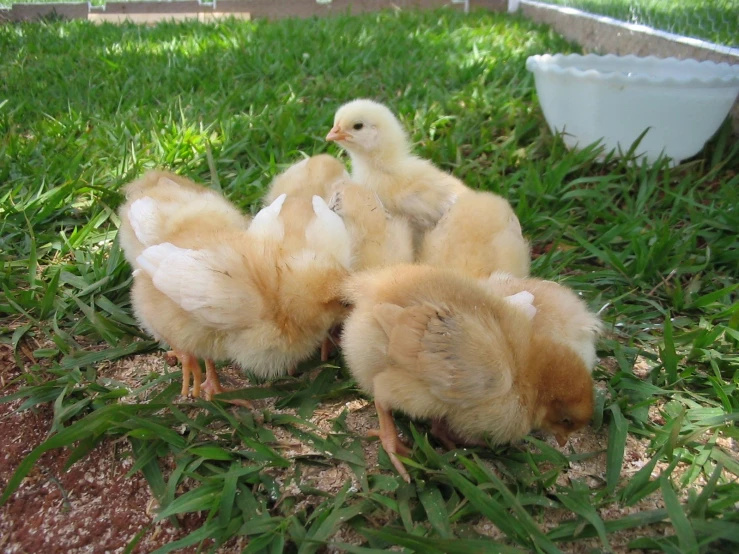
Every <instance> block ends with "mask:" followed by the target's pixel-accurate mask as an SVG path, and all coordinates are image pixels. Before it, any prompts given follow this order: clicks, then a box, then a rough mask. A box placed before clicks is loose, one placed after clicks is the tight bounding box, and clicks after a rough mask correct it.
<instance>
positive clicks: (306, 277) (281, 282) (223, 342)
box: [137, 195, 351, 378]
mask: <svg viewBox="0 0 739 554" xmlns="http://www.w3.org/2000/svg"><path fill="white" fill-rule="evenodd" d="M350 260H351V250H350V239H349V235H348V233H347V231H346V228H345V227H344V224H343V222H342V221H341V218H340V217H338V216H337V215H336V214H335V213H333V212H331V211H330V210H329V208H328V206H327V205H326V203H325V202H324V201H323V200H322V199H321V198H320V197H319V196H314V197H313V199H308V198H304V197H294V198H286V196H285V195H282V196H279V197H278V198H277V200H275V201H274V202H273V203H272V204H270V205H269V206H268V207H266V208H264V209H262V210H261V211H260V212H259V213H258V214H257V215H256V216H255V217H254V220H253V221H252V224H251V225H250V226H249V229H248V230H247V231H246V232H235V233H234V232H226V231H224V232H223V233H219V234H217V235H214V236H213V241H212V242H211V243H210V244H209V245H207V246H205V245H203V244H201V245H200V248H199V249H198V250H194V249H191V248H189V245H188V244H187V243H184V244H181V243H179V241H178V242H177V243H176V244H172V243H164V244H161V245H158V246H154V247H150V248H148V249H146V250H145V251H144V252H143V254H142V255H141V256H139V258H138V259H137V263H138V264H139V266H140V267H141V268H142V269H143V270H144V271H145V272H146V273H147V274H149V275H150V276H151V278H152V283H153V285H154V288H156V289H157V290H158V291H159V292H161V293H163V294H164V295H165V296H166V297H167V298H168V299H169V300H171V301H172V303H173V304H174V306H175V307H176V308H177V309H178V310H182V311H179V312H178V313H180V314H181V315H186V316H188V318H187V320H186V321H185V322H183V321H182V320H181V319H179V318H173V317H171V316H169V315H165V316H164V317H162V318H158V328H159V329H160V332H161V333H162V334H163V335H165V336H169V335H171V334H173V332H168V331H165V330H164V329H172V330H173V331H176V330H177V329H178V327H179V326H180V325H185V324H190V323H193V325H194V326H193V327H192V330H193V331H196V332H197V331H198V329H197V327H204V328H205V330H207V331H208V332H214V333H215V335H214V336H213V337H212V339H215V340H214V341H213V346H211V347H212V348H218V349H219V352H220V356H215V354H214V355H213V357H226V358H228V359H231V360H234V361H236V362H238V363H239V364H240V365H241V366H242V367H244V368H246V369H250V370H251V371H253V372H254V373H256V374H258V375H260V376H262V377H266V378H270V377H275V376H278V375H280V374H284V373H285V372H288V371H290V370H291V369H292V368H294V367H295V366H296V365H297V364H298V363H299V362H301V361H303V360H305V359H307V358H309V357H310V356H311V355H312V354H313V352H315V350H316V348H317V347H318V346H319V345H320V344H321V342H322V340H323V339H324V338H325V336H326V334H327V333H328V330H329V329H330V328H331V327H332V326H333V325H335V324H336V323H337V322H339V321H340V320H341V319H343V316H344V313H345V310H346V308H345V307H344V305H343V303H342V301H341V298H340V292H339V284H340V282H341V281H342V280H343V279H344V278H345V277H346V276H347V275H348V270H349V267H350ZM183 311H184V313H183ZM160 313H162V312H155V313H151V314H150V317H157V316H158V315H159V314H160ZM196 326H197V327H196ZM200 333H202V330H201V331H200ZM184 335H185V336H186V337H187V339H188V340H190V341H192V340H196V341H200V340H201V338H200V336H199V335H196V336H192V335H191V334H189V333H184ZM188 344H192V345H193V346H191V347H186V348H188V349H189V350H191V351H192V350H195V346H197V347H198V348H204V347H205V346H210V345H211V341H210V340H209V341H206V344H205V345H203V344H201V343H200V342H197V343H188Z"/></svg>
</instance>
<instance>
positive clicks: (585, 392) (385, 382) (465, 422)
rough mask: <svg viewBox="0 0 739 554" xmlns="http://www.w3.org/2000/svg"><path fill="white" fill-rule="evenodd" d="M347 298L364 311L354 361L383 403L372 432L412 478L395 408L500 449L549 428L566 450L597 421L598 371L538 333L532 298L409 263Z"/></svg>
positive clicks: (360, 284)
mask: <svg viewBox="0 0 739 554" xmlns="http://www.w3.org/2000/svg"><path fill="white" fill-rule="evenodd" d="M344 291H345V294H346V299H347V300H348V301H349V302H350V303H352V304H353V305H354V306H355V307H354V310H353V311H352V313H351V314H350V316H349V317H348V318H347V320H346V322H345V325H344V333H343V336H342V343H343V349H344V355H345V357H346V360H347V362H348V365H349V368H350V369H351V371H352V373H353V375H354V377H355V378H356V380H357V382H358V384H359V386H360V387H361V388H362V389H363V390H364V391H365V392H367V393H368V394H370V395H372V396H374V398H375V406H376V408H377V414H378V419H379V430H376V431H374V432H372V433H370V434H372V435H375V436H379V437H380V440H381V443H382V446H383V448H384V449H385V451H386V452H387V453H388V455H389V456H390V459H391V460H392V463H393V465H394V466H395V468H396V469H397V470H398V472H399V473H400V475H401V476H402V477H403V478H404V479H405V480H406V481H410V476H409V475H408V472H407V471H406V469H405V467H404V466H403V464H402V463H401V462H400V460H399V459H398V457H397V455H398V454H400V455H408V453H409V451H408V449H407V448H406V447H405V446H404V445H403V444H402V442H401V441H400V439H399V438H398V434H397V430H396V428H395V424H394V422H393V417H392V410H401V411H403V412H405V413H406V414H408V415H410V416H411V417H415V418H430V419H433V420H443V421H445V422H446V424H447V425H448V426H449V428H450V429H451V430H452V432H453V433H454V434H455V436H459V437H461V438H462V439H464V440H479V439H480V438H481V437H483V436H488V437H489V439H490V440H491V441H492V442H494V443H505V442H509V441H513V440H516V439H519V438H521V437H523V436H524V435H526V434H527V433H529V432H530V431H531V430H533V429H537V428H541V429H545V430H548V431H550V432H552V433H554V435H555V436H556V437H557V440H558V442H559V443H560V444H564V443H565V442H566V440H567V438H568V437H569V435H570V434H571V433H572V432H574V431H576V430H578V429H580V428H582V427H583V426H585V425H586V424H587V423H588V421H589V420H590V418H591V416H592V412H593V384H592V379H591V376H590V372H589V371H588V370H587V368H586V367H585V365H584V364H583V362H582V359H581V358H580V357H579V356H578V355H577V354H576V353H575V352H573V351H572V350H571V349H570V348H568V347H567V346H565V345H563V344H560V343H558V342H556V341H553V340H551V338H550V337H549V336H547V335H545V334H536V333H535V332H534V330H533V325H532V321H531V319H532V316H534V315H535V313H534V311H533V310H532V309H531V306H530V305H529V304H528V300H527V298H526V297H525V296H517V297H516V298H513V299H505V298H503V297H500V296H497V295H494V294H492V293H491V292H490V291H489V290H488V289H487V288H486V287H485V286H484V285H483V284H482V283H480V282H479V281H477V280H474V279H472V278H469V277H466V276H463V275H460V274H459V273H457V272H455V271H451V270H444V269H438V268H432V267H428V266H408V265H406V266H394V267H390V268H385V269H381V270H377V271H371V272H364V273H358V274H355V275H354V276H352V277H350V278H349V279H348V280H347V282H346V283H345V285H344ZM526 305H529V309H522V306H526Z"/></svg>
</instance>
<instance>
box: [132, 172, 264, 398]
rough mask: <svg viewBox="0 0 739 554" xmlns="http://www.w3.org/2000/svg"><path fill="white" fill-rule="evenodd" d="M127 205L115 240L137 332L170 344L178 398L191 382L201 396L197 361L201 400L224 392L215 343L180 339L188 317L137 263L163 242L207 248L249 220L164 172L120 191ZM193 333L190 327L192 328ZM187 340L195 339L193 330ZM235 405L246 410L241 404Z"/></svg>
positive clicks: (215, 195) (219, 197) (202, 190)
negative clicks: (129, 274) (128, 269)
mask: <svg viewBox="0 0 739 554" xmlns="http://www.w3.org/2000/svg"><path fill="white" fill-rule="evenodd" d="M123 190H124V192H125V194H126V202H125V203H124V204H123V206H121V208H120V210H119V216H120V220H121V226H120V229H119V233H118V237H119V240H120V243H121V247H122V248H123V252H124V255H125V256H126V259H127V260H128V262H129V263H130V264H131V266H132V267H133V268H134V284H133V288H132V291H131V298H132V303H133V309H134V314H135V315H136V318H137V319H138V321H139V324H140V325H141V327H142V328H144V329H146V330H147V331H148V332H149V334H151V335H152V336H153V337H155V338H156V339H157V340H160V341H163V342H165V343H167V344H169V345H170V346H171V347H172V348H173V350H172V351H170V352H169V353H168V359H172V358H175V359H174V361H173V362H172V363H176V360H179V361H180V362H181V363H182V394H183V395H187V393H188V391H189V388H190V378H192V381H193V387H192V395H193V396H194V397H199V396H200V391H201V382H202V373H201V369H200V365H199V362H198V359H197V358H198V357H203V358H205V366H206V375H207V378H206V381H205V383H202V389H203V392H205V395H206V398H207V399H209V400H210V399H211V398H212V397H213V395H214V394H217V393H219V392H224V391H225V389H224V388H223V387H222V386H221V383H220V379H219V378H218V374H217V372H216V369H215V364H214V361H213V360H214V358H217V357H220V356H218V355H217V353H218V349H217V348H214V345H215V338H214V337H212V336H211V334H208V333H207V331H206V332H204V333H203V334H202V335H201V337H200V341H199V343H198V344H191V341H187V340H184V339H183V336H184V335H185V334H187V331H188V329H187V325H186V323H187V314H186V313H184V312H182V311H180V310H177V309H176V307H175V306H174V305H173V304H172V302H171V301H170V300H169V299H168V298H167V297H166V296H165V295H163V294H162V293H161V292H159V291H157V289H156V288H155V287H154V285H153V283H152V281H151V278H150V276H149V275H147V274H146V273H145V272H142V271H141V268H140V265H139V263H138V261H137V258H139V257H140V256H141V255H142V254H143V252H144V251H145V250H146V249H147V248H148V247H153V246H155V245H158V244H160V243H162V242H165V241H168V240H174V241H177V242H180V243H183V244H187V245H188V246H189V247H191V248H200V247H201V246H205V245H208V244H210V242H211V241H212V238H213V237H214V236H217V235H220V234H222V233H223V230H224V229H228V230H231V231H232V232H243V231H245V230H246V229H247V228H248V227H249V224H250V218H248V217H247V216H245V215H244V214H243V213H241V212H240V211H239V210H238V209H237V208H236V207H235V206H234V205H233V204H231V203H230V202H229V201H228V200H226V199H225V198H224V197H223V196H222V195H221V194H219V193H218V192H216V191H214V190H212V189H209V188H206V187H204V186H201V185H199V184H197V183H194V182H192V181H190V180H189V179H186V178H184V177H181V176H179V175H176V174H174V173H170V172H167V171H149V172H147V173H145V174H144V175H143V176H142V177H141V178H140V179H137V180H136V181H133V182H132V183H130V184H128V185H126V186H125V187H124V189H123ZM168 315H169V316H170V317H172V319H173V321H175V320H177V321H178V322H179V323H184V324H185V325H182V326H180V327H178V326H177V324H176V323H174V324H173V325H172V326H171V327H173V328H172V329H170V328H166V329H165V326H163V325H162V324H161V320H162V319H163V318H166V317H167V316H168ZM191 327H192V325H191ZM194 327H195V329H194V331H193V330H190V331H192V332H191V334H197V333H198V327H197V325H194ZM234 403H235V404H242V405H248V403H246V402H243V401H238V400H236V401H234Z"/></svg>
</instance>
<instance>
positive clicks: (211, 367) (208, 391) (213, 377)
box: [202, 358, 252, 409]
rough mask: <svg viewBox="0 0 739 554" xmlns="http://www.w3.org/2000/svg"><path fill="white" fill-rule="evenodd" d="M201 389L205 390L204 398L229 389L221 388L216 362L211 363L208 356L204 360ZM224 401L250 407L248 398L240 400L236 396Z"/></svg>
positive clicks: (209, 397)
mask: <svg viewBox="0 0 739 554" xmlns="http://www.w3.org/2000/svg"><path fill="white" fill-rule="evenodd" d="M202 389H203V391H204V392H205V399H206V400H213V396H214V395H216V394H220V393H222V392H228V390H229V389H225V388H223V385H221V380H220V379H219V378H218V373H217V372H216V364H215V363H213V360H211V359H210V358H206V360H205V383H203V386H202ZM226 402H228V403H230V404H235V405H237V406H243V407H245V408H250V409H251V407H252V405H251V403H250V402H249V401H248V400H241V399H238V398H235V399H233V400H226Z"/></svg>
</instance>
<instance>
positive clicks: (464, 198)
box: [419, 190, 530, 278]
mask: <svg viewBox="0 0 739 554" xmlns="http://www.w3.org/2000/svg"><path fill="white" fill-rule="evenodd" d="M529 260H530V249H529V244H528V242H527V241H526V239H524V238H523V235H522V233H521V224H520V223H519V221H518V218H517V217H516V214H515V213H514V212H513V209H512V208H511V205H510V204H509V203H508V201H507V200H506V199H505V198H502V197H500V196H498V195H496V194H492V193H489V192H477V191H472V190H469V191H467V192H466V193H464V194H462V195H460V196H459V197H458V198H457V200H456V202H455V203H454V205H453V206H452V207H451V208H449V211H448V212H447V213H446V214H445V215H444V217H442V218H441V220H440V221H439V223H438V224H437V225H436V227H434V228H433V229H432V230H430V231H429V232H428V233H426V236H425V237H424V240H423V246H422V248H421V252H420V254H419V262H420V263H423V264H429V265H433V266H437V267H445V268H449V269H456V270H459V271H461V272H462V273H464V274H466V275H469V276H470V277H478V278H479V277H488V276H489V275H490V274H491V273H493V272H495V271H504V272H507V273H510V274H511V275H515V276H516V277H526V276H527V275H528V274H529V263H530V262H529Z"/></svg>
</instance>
